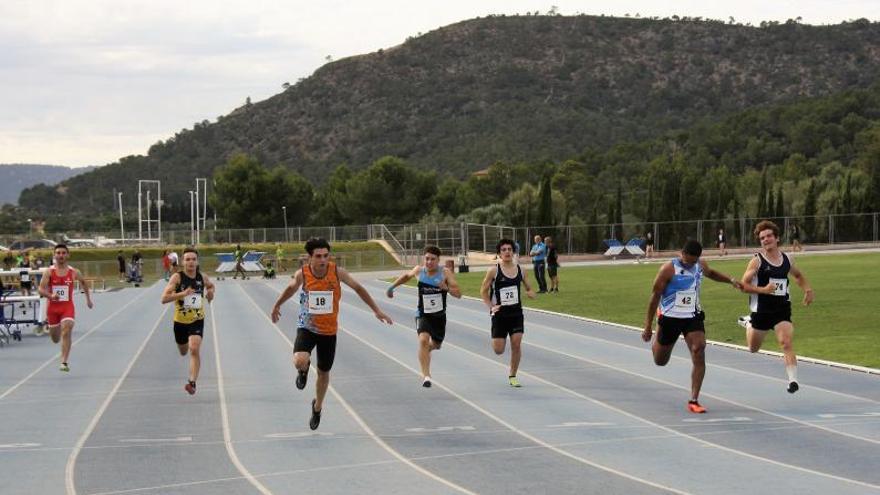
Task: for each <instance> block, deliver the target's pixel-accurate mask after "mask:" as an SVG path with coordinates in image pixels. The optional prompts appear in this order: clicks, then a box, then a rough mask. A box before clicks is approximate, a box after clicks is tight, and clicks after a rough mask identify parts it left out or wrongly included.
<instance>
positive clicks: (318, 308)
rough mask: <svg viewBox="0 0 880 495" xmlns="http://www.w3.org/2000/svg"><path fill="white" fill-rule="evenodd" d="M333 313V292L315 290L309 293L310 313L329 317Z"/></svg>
mask: <svg viewBox="0 0 880 495" xmlns="http://www.w3.org/2000/svg"><path fill="white" fill-rule="evenodd" d="M332 312H333V292H332V291H329V290H320V291H318V290H314V291H311V292H309V313H311V314H313V315H327V314H330V313H332Z"/></svg>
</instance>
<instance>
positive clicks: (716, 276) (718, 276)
mask: <svg viewBox="0 0 880 495" xmlns="http://www.w3.org/2000/svg"><path fill="white" fill-rule="evenodd" d="M700 265H702V266H703V273H705V274H706V276H707V277H709V278H711V279H712V280H714V281H716V282H721V283H724V284H730V285H732V286H733V287H734V288H735V289H740V290H742V283H740V281H739V280H737V279H735V278H733V277H730V276H728V275H725V274H723V273H721V272H719V271H716V270H713V269H712V268H709V264H708V263H706V262H705V261H704V260H702V259H701V260H700Z"/></svg>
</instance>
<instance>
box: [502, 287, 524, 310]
mask: <svg viewBox="0 0 880 495" xmlns="http://www.w3.org/2000/svg"><path fill="white" fill-rule="evenodd" d="M516 289H517V288H516V287H502V288H500V289H498V296H499V297H500V298H501V301H499V303H500V304H501V305H502V306H513V305H514V304H517V303H519V291H518V290H516Z"/></svg>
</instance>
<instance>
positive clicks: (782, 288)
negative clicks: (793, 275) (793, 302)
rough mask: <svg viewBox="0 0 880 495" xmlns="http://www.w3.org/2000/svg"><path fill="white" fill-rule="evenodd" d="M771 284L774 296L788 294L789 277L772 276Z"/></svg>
mask: <svg viewBox="0 0 880 495" xmlns="http://www.w3.org/2000/svg"><path fill="white" fill-rule="evenodd" d="M770 284H771V285H772V286H773V295H774V296H787V295H788V279H787V278H771V279H770Z"/></svg>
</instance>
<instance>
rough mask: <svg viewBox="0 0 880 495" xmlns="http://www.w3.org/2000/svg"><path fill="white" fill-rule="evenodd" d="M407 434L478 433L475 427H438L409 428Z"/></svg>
mask: <svg viewBox="0 0 880 495" xmlns="http://www.w3.org/2000/svg"><path fill="white" fill-rule="evenodd" d="M404 431H406V432H407V433H440V432H444V431H476V428H474V427H473V426H437V427H433V428H432V427H427V428H407V429H405V430H404Z"/></svg>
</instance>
